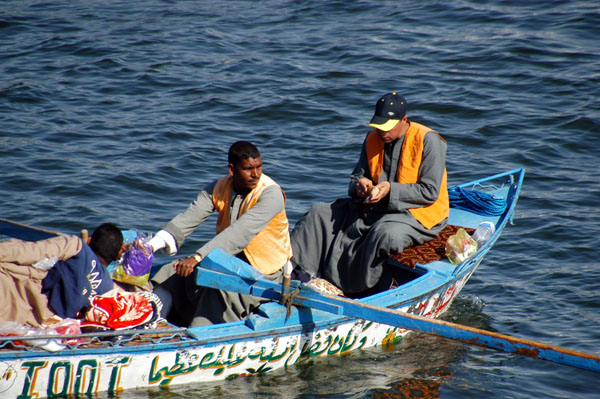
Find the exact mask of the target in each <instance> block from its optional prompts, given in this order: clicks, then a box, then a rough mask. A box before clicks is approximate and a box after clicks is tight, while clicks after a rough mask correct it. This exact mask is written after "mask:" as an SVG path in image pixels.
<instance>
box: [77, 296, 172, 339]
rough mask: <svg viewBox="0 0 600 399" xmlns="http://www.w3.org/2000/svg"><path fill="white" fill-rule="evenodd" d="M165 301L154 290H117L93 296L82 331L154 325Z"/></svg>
mask: <svg viewBox="0 0 600 399" xmlns="http://www.w3.org/2000/svg"><path fill="white" fill-rule="evenodd" d="M161 308H162V304H161V302H160V299H158V297H157V296H156V295H155V294H153V293H152V292H116V293H113V294H112V295H99V296H95V297H94V298H92V303H91V306H90V308H89V310H88V311H87V312H86V314H85V320H84V321H82V322H81V329H82V330H94V329H96V330H97V329H100V330H123V329H129V328H152V325H153V324H156V321H158V319H159V318H160V310H161Z"/></svg>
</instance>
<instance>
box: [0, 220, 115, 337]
mask: <svg viewBox="0 0 600 399" xmlns="http://www.w3.org/2000/svg"><path fill="white" fill-rule="evenodd" d="M124 250H125V246H124V245H123V235H122V233H121V230H120V229H119V228H118V227H117V226H115V225H114V224H111V223H104V224H101V225H100V226H98V227H97V228H96V229H95V230H94V232H93V234H92V236H91V237H89V239H88V242H87V243H86V242H84V241H83V240H82V239H81V238H80V237H77V236H66V235H61V236H57V237H53V238H49V239H46V240H41V241H36V242H30V241H21V240H17V239H10V240H6V241H3V242H0V288H1V290H0V303H2V306H1V307H0V321H16V322H19V323H22V324H27V325H30V326H33V327H39V326H41V325H43V324H44V323H45V322H48V321H52V319H56V316H58V317H60V318H77V317H78V316H82V314H81V313H80V312H82V311H83V310H84V309H85V308H87V307H88V306H89V305H90V301H91V299H92V297H94V296H95V295H101V294H104V293H106V292H108V291H111V290H112V289H113V281H112V280H111V278H110V274H109V273H108V271H107V270H106V266H107V265H108V264H109V263H110V262H112V261H113V260H117V259H118V258H119V257H120V255H121V253H122V251H124ZM48 261H49V263H48ZM55 261H56V263H54V262H55ZM43 264H46V266H42V265H43Z"/></svg>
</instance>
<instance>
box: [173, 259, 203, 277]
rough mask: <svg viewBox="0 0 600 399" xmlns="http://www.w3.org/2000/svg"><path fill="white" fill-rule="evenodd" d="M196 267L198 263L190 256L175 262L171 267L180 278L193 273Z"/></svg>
mask: <svg viewBox="0 0 600 399" xmlns="http://www.w3.org/2000/svg"><path fill="white" fill-rule="evenodd" d="M197 265H198V261H197V260H196V259H195V258H194V257H193V256H190V257H189V258H185V259H182V260H180V261H178V262H176V263H175V264H174V265H173V267H174V268H175V273H177V274H178V275H180V276H181V277H187V276H189V275H190V274H192V273H193V272H194V269H195V268H196V266H197Z"/></svg>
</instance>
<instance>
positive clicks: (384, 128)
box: [369, 119, 400, 132]
mask: <svg viewBox="0 0 600 399" xmlns="http://www.w3.org/2000/svg"><path fill="white" fill-rule="evenodd" d="M398 122H400V119H388V121H387V122H386V123H384V124H382V125H376V124H375V123H369V126H371V127H374V128H375V129H379V130H381V131H383V132H387V131H390V130H392V129H393V128H394V126H396V125H397V124H398Z"/></svg>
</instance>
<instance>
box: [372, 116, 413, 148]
mask: <svg viewBox="0 0 600 399" xmlns="http://www.w3.org/2000/svg"><path fill="white" fill-rule="evenodd" d="M407 130H408V117H406V116H404V118H402V119H400V120H399V121H398V123H396V126H394V127H393V128H392V129H391V130H388V131H387V132H384V131H383V130H379V129H377V134H378V135H379V137H381V140H382V141H383V142H384V143H391V142H392V141H394V140H396V139H399V138H400V137H402V136H403V135H404V134H405V133H406V131H407Z"/></svg>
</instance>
